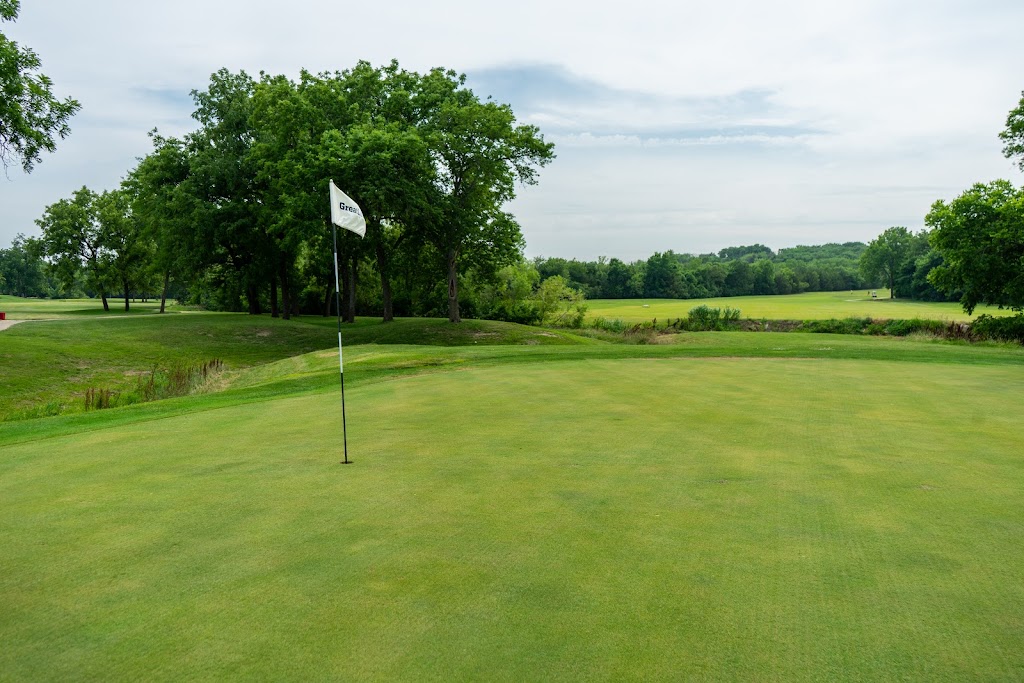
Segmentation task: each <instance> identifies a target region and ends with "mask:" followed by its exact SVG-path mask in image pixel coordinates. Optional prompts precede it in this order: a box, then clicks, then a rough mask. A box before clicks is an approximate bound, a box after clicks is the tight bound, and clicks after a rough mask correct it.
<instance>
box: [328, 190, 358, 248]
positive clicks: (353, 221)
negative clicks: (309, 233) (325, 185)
mask: <svg viewBox="0 0 1024 683" xmlns="http://www.w3.org/2000/svg"><path fill="white" fill-rule="evenodd" d="M331 222H332V223H334V224H335V225H337V226H338V227H339V228H345V229H346V230H351V231H352V232H354V233H355V234H357V235H359V236H360V237H364V236H365V235H366V219H364V218H363V211H362V209H360V208H359V205H358V204H356V203H355V202H354V201H352V198H351V197H349V196H348V195H347V194H345V193H344V192H342V191H341V190H339V189H338V186H337V185H335V184H334V181H333V180H332V181H331Z"/></svg>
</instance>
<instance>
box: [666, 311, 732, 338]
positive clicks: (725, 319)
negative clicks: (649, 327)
mask: <svg viewBox="0 0 1024 683" xmlns="http://www.w3.org/2000/svg"><path fill="white" fill-rule="evenodd" d="M739 319H740V311H739V309H736V308H729V307H726V308H725V309H720V308H712V307H711V306H707V305H701V306H697V307H696V308H691V309H690V312H689V314H688V315H687V319H686V323H685V325H684V324H680V321H677V323H676V324H678V325H679V327H684V326H685V328H686V329H688V330H691V331H694V332H699V331H710V330H725V329H728V328H730V327H734V326H735V325H734V324H735V323H737V322H739Z"/></svg>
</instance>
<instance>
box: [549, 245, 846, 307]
mask: <svg viewBox="0 0 1024 683" xmlns="http://www.w3.org/2000/svg"><path fill="white" fill-rule="evenodd" d="M865 248H866V247H865V245H864V244H862V243H860V242H849V243H846V244H825V245H819V246H799V247H792V248H789V249H781V250H779V252H778V254H775V253H773V252H772V251H771V250H770V249H768V247H765V246H763V245H753V246H744V247H728V248H726V249H723V250H721V251H720V252H719V253H718V254H701V255H699V256H695V255H692V254H680V253H676V252H673V251H671V250H669V251H666V252H657V253H655V254H653V255H652V256H650V257H649V258H647V259H646V260H643V261H635V262H633V263H625V262H623V261H622V260H620V259H617V258H612V259H605V258H604V257H599V258H598V259H597V260H596V261H578V260H576V259H564V258H557V257H553V258H537V259H535V260H534V265H535V266H536V268H537V271H538V272H539V273H540V274H541V279H547V278H549V277H552V276H554V275H560V276H562V277H563V278H565V279H566V280H568V281H569V284H570V285H571V286H572V287H574V288H576V289H579V290H580V291H582V292H584V294H585V295H586V297H587V298H588V299H632V298H641V297H643V298H674V299H692V298H706V297H720V296H748V295H752V294H755V293H762V294H798V293H802V292H817V291H838V290H842V289H847V290H849V289H855V288H856V289H859V288H862V287H863V286H864V282H863V279H862V277H861V275H860V273H859V259H860V256H861V254H862V253H863V252H864V249H865Z"/></svg>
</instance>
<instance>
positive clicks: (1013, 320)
mask: <svg viewBox="0 0 1024 683" xmlns="http://www.w3.org/2000/svg"><path fill="white" fill-rule="evenodd" d="M970 331H971V333H972V334H974V335H976V336H978V337H981V338H982V339H995V340H997V341H1012V342H1017V343H1018V344H1024V313H1018V314H1017V315H1014V316H1011V317H999V318H996V317H993V316H991V315H988V314H985V315H982V316H979V317H978V318H977V320H975V321H974V322H973V323H971V326H970Z"/></svg>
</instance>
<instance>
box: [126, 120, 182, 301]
mask: <svg viewBox="0 0 1024 683" xmlns="http://www.w3.org/2000/svg"><path fill="white" fill-rule="evenodd" d="M150 137H151V139H152V140H153V147H154V149H153V151H152V152H151V153H150V154H149V155H147V156H146V157H145V158H143V159H141V160H139V164H138V166H136V167H135V169H134V170H132V172H131V173H129V174H128V177H127V178H126V179H125V181H124V182H123V183H122V189H123V190H124V191H125V192H127V193H128V194H129V195H130V196H131V199H132V212H133V214H134V216H135V218H136V219H137V220H138V221H139V223H140V227H141V229H142V230H143V231H144V232H145V233H146V236H147V238H148V240H149V242H150V243H151V244H152V245H153V249H154V251H153V255H152V262H153V267H154V268H155V269H156V272H157V274H158V275H159V276H160V277H161V278H162V280H163V286H162V287H161V292H160V312H161V313H163V312H164V311H165V310H166V305H167V290H168V286H169V284H170V280H171V277H172V276H175V277H185V276H188V275H195V274H196V273H195V271H194V270H193V267H192V266H193V263H195V262H196V261H201V259H197V258H195V257H194V255H193V254H192V253H191V252H190V250H189V246H190V245H192V244H193V239H192V236H193V235H192V233H193V230H192V222H191V213H192V212H191V208H190V207H191V206H192V203H193V202H192V198H190V197H189V196H188V194H187V193H184V192H182V191H181V187H182V184H183V183H184V182H185V181H186V180H187V178H188V173H189V159H188V155H187V154H186V151H185V145H184V143H183V142H182V141H181V140H178V139H175V138H164V137H162V136H160V135H158V134H157V132H156V131H155V130H154V131H153V132H152V133H151V134H150Z"/></svg>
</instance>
